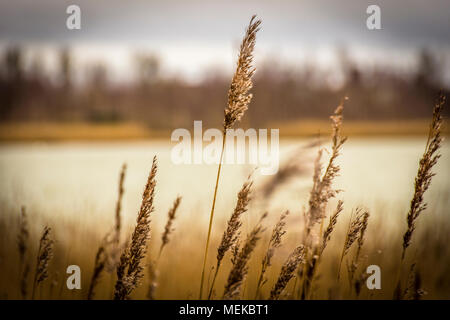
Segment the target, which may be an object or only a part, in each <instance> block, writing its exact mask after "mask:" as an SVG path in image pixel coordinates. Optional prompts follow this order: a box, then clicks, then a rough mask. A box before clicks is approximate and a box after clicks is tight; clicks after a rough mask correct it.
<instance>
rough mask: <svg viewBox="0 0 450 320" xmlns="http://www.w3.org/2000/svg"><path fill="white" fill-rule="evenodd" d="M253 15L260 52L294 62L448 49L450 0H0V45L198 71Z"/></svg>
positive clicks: (219, 61) (225, 55) (229, 49)
mask: <svg viewBox="0 0 450 320" xmlns="http://www.w3.org/2000/svg"><path fill="white" fill-rule="evenodd" d="M70 4H77V5H79V6H80V7H81V14H82V16H81V27H82V29H81V30H72V31H70V30H67V28H66V19H67V16H68V15H67V14H66V12H65V11H66V8H67V6H68V5H70ZM369 4H377V5H379V6H380V7H381V24H382V30H376V31H369V30H368V29H367V28H366V18H367V14H366V8H367V6H368V5H369ZM252 14H257V15H258V16H259V17H260V18H261V19H262V20H263V24H262V30H261V32H260V33H259V35H258V43H257V50H258V54H264V55H272V56H273V55H279V56H280V57H284V58H285V59H287V60H292V61H295V59H297V58H299V59H300V57H302V56H304V55H305V54H307V53H311V52H315V53H317V54H318V56H319V58H318V59H319V60H320V59H321V60H322V61H326V59H327V52H328V51H327V50H329V48H332V47H336V46H344V45H345V46H350V47H353V48H357V50H356V49H355V50H356V51H355V52H362V55H363V56H364V57H365V58H366V59H369V60H370V59H371V58H374V57H378V59H381V60H382V59H385V58H384V57H385V56H386V55H394V56H396V57H397V58H398V62H399V63H401V62H402V59H401V56H404V57H405V59H404V61H408V59H409V58H410V57H411V56H412V55H413V53H414V52H415V50H418V49H420V48H424V47H426V48H440V49H442V50H444V51H446V52H447V53H448V52H449V51H450V31H449V30H450V16H449V15H450V1H449V0H431V1H424V0H403V1H399V0H383V1H365V0H354V1H349V0H340V1H336V0H312V1H311V0H308V1H301V0H297V1H294V0H277V1H275V0H272V1H270V0H250V1H245V0H241V1H236V0H225V1H216V0H208V1H206V0H204V1H199V0H157V1H152V0H147V1H143V0H127V1H123V0H95V1H93V0H77V1H75V0H71V1H63V0H53V1H51V0H38V1H37V0H0V45H2V46H4V45H6V44H11V43H14V44H17V43H19V44H24V45H28V46H44V47H53V46H59V45H70V46H71V47H73V48H78V50H79V52H81V53H82V56H83V59H87V60H89V59H91V58H93V57H96V58H99V57H103V58H104V59H106V60H108V59H109V60H111V61H113V63H115V64H116V65H118V66H119V68H120V65H121V64H123V66H122V67H124V65H125V64H126V63H125V62H124V57H125V56H126V55H127V54H129V50H130V49H132V50H137V49H149V50H152V51H154V52H156V53H158V54H159V55H160V56H161V57H162V58H163V62H164V63H165V64H166V65H167V66H168V67H169V68H172V69H173V70H177V71H179V72H181V73H193V72H194V73H195V71H194V70H199V69H201V68H202V67H205V66H208V65H213V64H215V65H222V66H224V67H225V68H228V66H229V65H230V64H231V63H232V62H233V60H234V57H235V54H236V46H237V44H238V42H239V40H240V38H241V36H242V33H243V30H244V27H245V26H246V25H247V24H248V21H249V18H250V17H251V15H252ZM358 50H359V51H358ZM321 55H322V56H321ZM408 57H409V58H408ZM316 58H317V57H316ZM404 61H403V62H404Z"/></svg>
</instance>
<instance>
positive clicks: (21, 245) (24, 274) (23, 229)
mask: <svg viewBox="0 0 450 320" xmlns="http://www.w3.org/2000/svg"><path fill="white" fill-rule="evenodd" d="M29 238H30V232H29V229H28V218H27V213H26V209H25V207H24V206H22V208H21V209H20V220H19V234H18V235H17V249H18V251H19V272H20V279H19V281H20V294H21V296H22V299H25V298H26V297H27V283H28V281H27V279H28V274H29V272H30V264H29V262H28V261H26V253H27V250H28V241H29Z"/></svg>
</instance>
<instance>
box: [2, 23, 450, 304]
mask: <svg viewBox="0 0 450 320" xmlns="http://www.w3.org/2000/svg"><path fill="white" fill-rule="evenodd" d="M260 23H261V22H260V21H259V20H257V19H256V17H253V18H252V19H251V21H250V24H249V26H248V28H247V29H246V32H245V36H244V39H243V41H242V44H241V46H240V52H239V56H238V61H237V69H236V72H235V74H234V76H233V78H232V82H231V85H230V89H229V92H228V100H227V103H226V108H225V110H224V121H223V132H224V135H223V137H224V140H223V147H225V136H226V130H227V129H230V128H233V127H235V126H237V125H238V124H239V122H240V121H241V118H242V117H243V116H244V115H245V113H246V111H247V109H248V108H249V107H250V103H251V99H252V95H251V93H250V91H251V89H252V85H253V83H252V77H253V75H254V72H255V67H254V63H253V51H254V46H255V42H256V34H257V32H258V30H259V27H260ZM349 98H350V99H351V97H349ZM346 100H347V98H346V97H344V98H343V99H342V101H341V102H340V103H338V104H337V105H338V106H337V107H336V109H335V110H334V111H332V110H330V111H331V112H330V114H331V115H330V120H329V121H330V124H329V125H330V127H331V130H330V132H331V134H330V136H329V138H327V139H326V138H325V137H323V136H321V138H320V139H314V140H313V141H304V142H303V143H302V144H301V145H300V146H299V143H298V141H295V143H293V142H292V141H291V142H290V143H288V144H287V146H288V147H283V145H282V151H283V152H282V159H281V160H282V162H281V166H280V169H279V171H278V173H277V174H276V175H274V176H271V177H262V176H260V175H258V171H257V170H255V168H250V167H249V166H242V167H239V168H238V166H235V165H221V164H219V166H218V167H217V166H206V165H205V168H198V167H197V168H192V167H188V166H181V167H178V168H175V166H174V165H172V164H170V163H168V162H170V158H169V156H168V153H169V152H167V149H166V146H165V145H164V144H163V143H162V142H161V143H157V142H156V143H153V144H152V145H151V148H147V147H146V148H145V152H141V153H138V154H136V153H131V152H130V149H129V148H130V146H122V147H120V146H119V147H117V146H114V147H111V146H107V147H97V146H95V145H94V146H91V147H90V150H89V156H83V153H82V152H81V153H77V154H75V155H74V154H73V153H72V151H73V150H76V149H77V148H79V146H78V145H77V144H69V145H65V144H63V145H58V146H46V145H43V146H42V145H27V144H25V145H13V146H11V145H6V146H2V156H1V157H0V158H1V159H0V165H1V175H2V177H1V178H2V179H0V180H2V182H1V188H2V191H3V192H2V193H3V195H2V196H1V207H0V210H1V211H2V213H1V216H0V298H2V299H116V300H124V299H274V300H277V299H437V298H439V299H448V298H450V274H449V273H448V265H449V263H450V249H449V247H448V243H449V240H450V239H449V235H450V232H449V231H450V220H449V217H448V205H449V203H448V201H449V200H448V199H449V195H450V189H449V182H448V176H449V175H448V174H449V172H448V169H449V166H448V164H449V156H450V152H449V145H448V144H447V143H445V142H444V141H443V137H442V134H441V129H442V124H443V116H442V113H443V109H444V107H446V101H445V96H444V95H442V94H441V95H439V96H438V98H437V100H436V101H435V102H434V103H433V101H430V120H429V123H430V125H429V131H428V133H427V135H426V136H424V137H423V139H415V140H414V141H412V142H411V140H408V139H405V140H400V142H399V141H396V142H395V143H392V141H389V139H387V140H379V141H378V143H379V144H381V145H382V146H383V148H381V149H378V151H377V153H376V154H375V156H374V153H371V150H373V149H371V142H370V141H366V140H363V141H358V140H357V139H356V140H355V141H353V142H352V141H351V139H350V140H349V141H347V137H346V136H344V134H343V128H344V127H345V121H344V115H345V103H346ZM418 145H420V146H419V147H418ZM347 146H348V149H346V147H347ZM55 148H56V149H55ZM127 148H128V149H127ZM30 150H31V152H30ZM117 150H120V151H117ZM222 150H223V149H222ZM380 150H381V151H380ZM399 150H401V151H402V152H400V153H399ZM417 150H422V151H419V152H418V151H417ZM284 151H285V152H284ZM84 152H85V151H84ZM346 152H347V154H348V156H347V157H346ZM441 154H442V155H443V157H442V159H441ZM131 155H133V156H131ZM55 157H58V158H59V160H58V161H55ZM127 158H128V159H127ZM105 159H108V161H105ZM70 161H71V162H70ZM125 162H126V163H125ZM121 163H124V164H123V165H122V166H121V165H120V164H121ZM394 163H395V166H393V165H392V164H394ZM71 165H75V166H78V168H81V169H80V170H72V169H73V167H72V166H71ZM390 165H391V166H390ZM141 168H145V169H146V171H145V172H144V171H142V170H140V169H141ZM387 168H389V170H388V171H386V172H385V173H383V170H384V169H386V170H387ZM200 171H201V172H202V174H199V172H200ZM435 175H436V176H435ZM18 176H20V177H21V179H19V180H17V179H16V178H17V177H18ZM346 177H348V178H346ZM203 178H205V179H204V180H203ZM39 183H40V184H39ZM30 190H33V192H30ZM377 192H380V194H377ZM69 265H77V266H79V267H80V270H81V289H79V290H78V289H74V290H69V289H68V288H67V286H66V279H67V277H68V274H67V273H66V268H67V267H68V266H69ZM369 265H377V266H379V267H380V270H381V288H379V289H372V290H370V289H369V288H368V287H367V286H366V280H367V277H368V274H367V273H366V269H367V267H368V266H369Z"/></svg>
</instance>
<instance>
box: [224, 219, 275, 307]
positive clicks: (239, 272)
mask: <svg viewBox="0 0 450 320" xmlns="http://www.w3.org/2000/svg"><path fill="white" fill-rule="evenodd" d="M266 217H267V213H265V214H264V215H263V216H262V217H261V219H260V221H259V222H258V224H257V225H256V226H255V227H254V228H253V230H252V231H251V232H250V234H249V235H248V236H247V238H246V240H245V242H244V244H243V246H242V248H241V249H240V250H239V251H238V252H237V253H236V254H235V255H233V260H232V263H233V266H232V268H231V271H230V273H229V275H228V280H227V283H226V285H225V290H224V294H223V299H225V300H232V299H237V298H239V297H240V295H241V287H242V283H243V282H244V280H245V278H246V276H247V273H248V262H249V260H250V257H251V254H252V252H253V250H254V249H255V247H256V244H257V242H258V240H259V239H260V235H261V233H262V232H263V230H264V229H263V227H262V226H261V222H262V220H263V219H265V218H266Z"/></svg>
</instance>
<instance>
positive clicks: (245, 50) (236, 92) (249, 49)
mask: <svg viewBox="0 0 450 320" xmlns="http://www.w3.org/2000/svg"><path fill="white" fill-rule="evenodd" d="M255 18H256V16H255V15H254V16H252V18H251V20H250V24H249V25H248V27H247V30H246V32H245V36H244V39H243V40H242V43H241V47H240V50H239V57H238V61H237V67H236V71H235V73H234V75H233V78H232V80H231V85H230V89H229V90H228V104H227V106H226V108H225V110H224V120H223V135H222V136H223V138H222V151H221V153H220V160H219V167H218V169H217V177H216V185H215V187H214V196H213V201H212V206H211V212H210V215H209V226H208V235H207V238H206V244H205V253H204V255H203V267H202V275H201V280H200V292H199V299H201V298H202V295H203V284H204V281H205V268H206V260H207V258H208V248H209V242H210V238H211V230H212V223H213V219H214V208H215V205H216V198H217V188H218V186H219V178H220V171H221V168H222V159H223V153H224V150H225V142H226V135H227V129H230V128H232V127H233V126H234V124H235V123H236V122H237V121H240V120H241V118H242V116H243V115H244V113H245V111H246V110H247V109H248V105H249V104H250V101H251V99H252V95H251V94H249V93H248V92H249V91H250V89H251V88H252V86H253V83H252V76H253V74H254V73H255V70H256V69H255V68H254V67H253V50H254V48H255V42H256V33H257V32H258V31H259V25H260V24H261V21H260V20H256V21H255Z"/></svg>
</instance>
